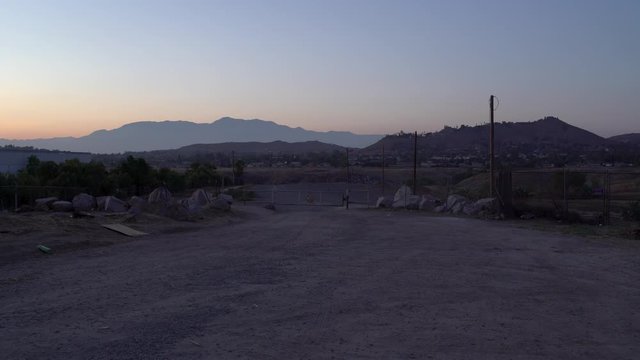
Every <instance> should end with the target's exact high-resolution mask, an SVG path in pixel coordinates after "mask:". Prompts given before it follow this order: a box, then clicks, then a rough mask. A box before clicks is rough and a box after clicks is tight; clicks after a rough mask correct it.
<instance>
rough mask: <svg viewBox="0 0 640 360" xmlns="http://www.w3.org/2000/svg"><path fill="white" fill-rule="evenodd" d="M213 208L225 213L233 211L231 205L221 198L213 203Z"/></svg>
mask: <svg viewBox="0 0 640 360" xmlns="http://www.w3.org/2000/svg"><path fill="white" fill-rule="evenodd" d="M211 207H212V208H214V209H218V210H223V211H229V210H231V204H230V203H229V202H228V201H227V200H225V199H224V198H221V197H220V196H218V197H217V198H216V199H215V200H213V202H212V203H211Z"/></svg>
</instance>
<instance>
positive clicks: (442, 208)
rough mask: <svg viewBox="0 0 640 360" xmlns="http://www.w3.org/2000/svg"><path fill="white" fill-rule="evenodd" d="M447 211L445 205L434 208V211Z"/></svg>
mask: <svg viewBox="0 0 640 360" xmlns="http://www.w3.org/2000/svg"><path fill="white" fill-rule="evenodd" d="M445 211H447V208H446V207H445V206H444V205H440V206H436V207H434V208H433V212H437V213H443V212H445Z"/></svg>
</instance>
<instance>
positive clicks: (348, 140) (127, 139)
mask: <svg viewBox="0 0 640 360" xmlns="http://www.w3.org/2000/svg"><path fill="white" fill-rule="evenodd" d="M488 134H489V125H488V124H484V125H479V126H465V125H462V126H460V127H457V128H453V127H448V126H445V128H444V129H442V130H440V131H437V132H433V133H426V134H421V136H420V137H419V138H418V142H419V148H423V149H425V150H437V151H436V152H441V151H445V152H449V153H453V152H456V151H461V152H462V151H464V150H469V149H476V150H478V151H481V152H484V151H485V149H486V148H487V147H488V142H489V137H488ZM409 135H410V134H405V133H400V134H398V135H388V136H384V137H383V136H382V135H357V134H354V133H351V132H339V131H328V132H319V131H310V130H305V129H303V128H300V127H297V128H291V127H288V126H284V125H279V124H276V123H274V122H272V121H264V120H258V119H254V120H240V119H234V118H229V117H225V118H221V119H219V120H217V121H215V122H213V123H209V124H201V123H193V122H188V121H162V122H152V121H143V122H135V123H131V124H127V125H124V126H122V127H120V128H117V129H113V130H98V131H95V132H93V133H91V134H89V135H87V136H82V137H78V138H74V137H59V138H50V139H34V140H7V139H0V146H2V145H15V146H32V147H35V148H41V149H51V150H64V151H80V152H91V153H94V154H95V153H103V154H109V153H124V152H144V151H154V150H170V149H180V151H181V152H183V153H194V152H197V153H215V152H219V153H222V152H231V151H235V152H238V153H240V152H247V153H248V152H251V153H269V152H271V153H307V152H331V151H333V150H335V149H337V147H351V148H360V149H361V151H360V153H363V154H366V153H371V154H374V153H379V152H380V150H381V149H382V146H383V145H384V147H385V149H386V150H387V151H390V152H396V153H405V152H407V153H408V152H411V151H412V147H413V144H412V141H407V140H406V138H407V136H409ZM495 137H496V145H497V146H498V150H499V148H500V147H504V146H520V147H522V146H528V147H529V148H530V149H533V148H538V149H539V148H541V147H544V148H546V149H547V150H549V149H551V151H553V149H563V148H568V147H571V148H572V150H573V151H574V152H575V151H579V149H581V148H582V149H594V148H597V147H604V146H612V145H616V144H619V145H620V146H627V147H629V146H631V147H634V148H635V147H638V146H640V134H638V133H635V134H624V135H618V136H614V137H611V138H608V139H607V138H603V137H601V136H598V135H596V134H594V133H591V132H589V131H587V130H584V129H581V128H579V127H576V126H573V125H570V124H568V123H566V122H564V121H562V120H560V119H558V118H555V117H545V118H543V119H540V120H536V121H531V122H515V123H514V122H502V123H496V126H495ZM194 144H198V145H194Z"/></svg>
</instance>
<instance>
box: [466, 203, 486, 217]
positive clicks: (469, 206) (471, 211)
mask: <svg viewBox="0 0 640 360" xmlns="http://www.w3.org/2000/svg"><path fill="white" fill-rule="evenodd" d="M480 211H482V208H481V207H480V206H478V205H476V203H466V204H464V206H463V208H462V212H463V213H465V215H469V216H474V215H478V213H480Z"/></svg>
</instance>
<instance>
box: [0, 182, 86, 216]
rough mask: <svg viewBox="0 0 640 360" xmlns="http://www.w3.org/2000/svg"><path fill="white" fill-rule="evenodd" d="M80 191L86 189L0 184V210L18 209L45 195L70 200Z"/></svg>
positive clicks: (45, 196)
mask: <svg viewBox="0 0 640 360" xmlns="http://www.w3.org/2000/svg"><path fill="white" fill-rule="evenodd" d="M81 192H86V189H84V188H79V187H63V186H23V185H20V186H0V210H18V209H20V207H21V206H31V205H33V204H34V203H35V201H36V199H40V198H47V197H56V198H58V199H60V200H67V201H71V199H73V197H74V196H75V195H76V194H79V193H81Z"/></svg>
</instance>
